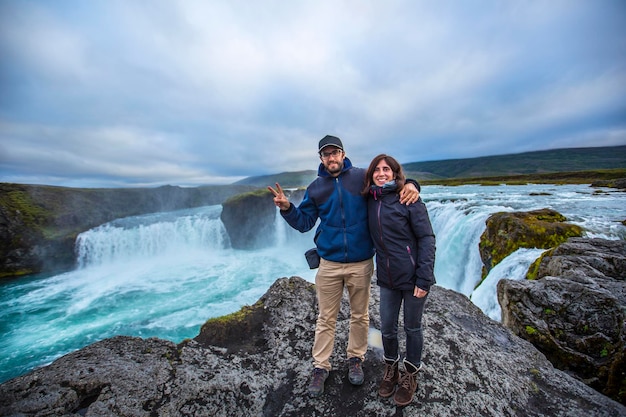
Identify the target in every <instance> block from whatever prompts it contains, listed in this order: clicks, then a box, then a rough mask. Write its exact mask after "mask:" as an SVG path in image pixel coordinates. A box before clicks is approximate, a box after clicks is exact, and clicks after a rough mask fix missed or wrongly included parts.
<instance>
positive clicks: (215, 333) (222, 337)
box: [194, 301, 268, 353]
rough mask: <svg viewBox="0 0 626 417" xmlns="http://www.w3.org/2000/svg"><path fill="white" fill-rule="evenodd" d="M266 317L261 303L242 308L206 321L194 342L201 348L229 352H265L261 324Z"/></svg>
mask: <svg viewBox="0 0 626 417" xmlns="http://www.w3.org/2000/svg"><path fill="white" fill-rule="evenodd" d="M267 315H268V313H267V311H266V309H265V306H264V304H263V302H262V301H258V302H257V303H256V304H254V305H252V306H243V307H242V308H241V309H240V310H239V311H236V312H234V313H232V314H228V315H226V316H221V317H215V318H212V319H209V320H207V321H206V322H205V323H204V324H203V325H202V328H201V329H200V334H199V335H198V336H196V337H195V338H194V340H195V341H197V342H198V343H200V344H201V345H203V346H220V347H227V348H228V349H229V351H244V352H250V353H254V352H259V351H263V350H266V343H265V339H264V337H263V322H264V321H265V319H266V318H267Z"/></svg>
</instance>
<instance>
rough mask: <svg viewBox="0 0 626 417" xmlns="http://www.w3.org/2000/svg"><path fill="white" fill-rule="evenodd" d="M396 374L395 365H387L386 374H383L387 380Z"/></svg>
mask: <svg viewBox="0 0 626 417" xmlns="http://www.w3.org/2000/svg"><path fill="white" fill-rule="evenodd" d="M394 374H395V369H394V366H393V365H385V375H383V379H384V380H386V381H391V380H392V379H393V376H394Z"/></svg>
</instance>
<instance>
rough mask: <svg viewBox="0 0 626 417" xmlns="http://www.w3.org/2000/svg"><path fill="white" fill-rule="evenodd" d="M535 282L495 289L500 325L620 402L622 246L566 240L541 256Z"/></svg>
mask: <svg viewBox="0 0 626 417" xmlns="http://www.w3.org/2000/svg"><path fill="white" fill-rule="evenodd" d="M537 278H538V279H537V280H534V281H529V280H522V281H511V280H502V281H500V282H499V283H498V301H499V303H500V306H501V307H502V321H503V323H504V324H505V325H506V326H508V327H509V328H511V329H512V330H513V332H514V333H516V334H517V335H519V336H521V337H523V338H525V339H527V340H529V341H530V342H532V343H533V344H534V345H535V346H536V347H537V348H538V349H539V350H540V351H541V352H543V353H544V354H545V355H546V356H547V357H548V359H549V360H550V361H551V362H552V363H553V364H554V365H555V366H556V367H557V368H559V369H562V370H564V371H567V372H569V373H571V374H572V375H575V376H577V377H578V378H580V379H581V380H583V381H584V382H586V383H587V384H589V385H590V386H591V387H593V388H595V389H597V390H598V391H600V392H602V393H604V394H606V395H608V396H610V397H611V398H614V399H616V400H618V401H620V402H622V403H624V404H626V353H625V352H626V324H625V323H626V313H625V311H626V241H621V240H620V241H615V240H604V239H583V238H572V239H569V240H568V241H567V242H566V243H563V244H561V245H559V246H558V247H557V248H555V249H553V250H551V251H548V252H546V253H545V254H544V256H543V257H542V258H541V261H540V263H539V267H538V273H537Z"/></svg>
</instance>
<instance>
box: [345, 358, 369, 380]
mask: <svg viewBox="0 0 626 417" xmlns="http://www.w3.org/2000/svg"><path fill="white" fill-rule="evenodd" d="M362 364H363V361H362V360H361V359H360V358H350V359H348V380H349V381H350V383H351V384H352V385H361V384H363V380H364V379H365V375H364V374H363V366H362Z"/></svg>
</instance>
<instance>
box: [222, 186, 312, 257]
mask: <svg viewBox="0 0 626 417" xmlns="http://www.w3.org/2000/svg"><path fill="white" fill-rule="evenodd" d="M285 195H286V196H287V197H288V198H289V199H290V201H291V202H293V203H294V204H298V203H299V202H300V201H302V196H303V195H304V190H302V189H298V190H285ZM277 210H278V209H277V208H276V206H275V205H274V196H273V194H272V193H270V192H269V191H268V190H267V188H263V189H260V190H254V191H250V192H246V193H242V194H238V195H235V196H233V197H231V198H229V199H228V200H226V201H224V202H223V203H222V213H221V215H220V218H221V220H222V223H223V224H224V228H225V229H226V232H227V233H228V237H229V238H230V244H231V246H232V247H233V248H235V249H250V250H252V249H261V248H264V247H267V246H268V245H271V244H273V243H274V242H271V239H273V238H274V236H275V234H274V230H275V223H274V221H275V219H276V216H277ZM280 221H283V220H280Z"/></svg>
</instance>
